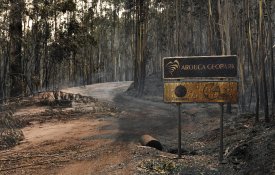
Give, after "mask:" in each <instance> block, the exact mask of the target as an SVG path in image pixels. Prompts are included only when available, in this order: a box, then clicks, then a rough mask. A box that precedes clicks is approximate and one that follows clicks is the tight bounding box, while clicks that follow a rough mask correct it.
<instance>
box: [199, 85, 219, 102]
mask: <svg viewBox="0 0 275 175" xmlns="http://www.w3.org/2000/svg"><path fill="white" fill-rule="evenodd" d="M220 93H221V90H220V87H219V86H218V85H216V84H215V83H208V84H206V85H205V86H204V88H203V95H204V97H205V98H207V99H209V100H214V99H217V98H218V97H219V96H220Z"/></svg>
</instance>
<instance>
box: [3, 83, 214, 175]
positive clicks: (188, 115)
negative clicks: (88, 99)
mask: <svg viewBox="0 0 275 175" xmlns="http://www.w3.org/2000/svg"><path fill="white" fill-rule="evenodd" d="M130 84H131V82H115V83H103V84H95V85H90V86H85V87H76V88H69V89H64V90H63V91H64V92H70V93H74V94H78V93H79V94H81V95H85V96H92V97H95V98H98V99H99V100H100V101H105V102H108V103H110V104H111V105H112V106H116V107H118V109H119V110H118V111H116V112H110V111H108V112H104V111H102V112H97V113H93V114H89V113H85V114H81V113H79V116H75V117H73V118H71V119H70V120H51V121H49V122H46V123H38V122H34V123H32V124H31V125H30V126H28V127H26V128H24V129H23V133H24V135H25V140H24V141H23V142H22V143H21V144H20V145H18V146H16V147H15V148H13V149H11V150H7V151H2V152H0V154H1V160H0V163H1V164H0V174H9V175H10V174H40V175H42V174H85V175H86V174H135V173H137V172H139V171H137V169H138V167H140V163H141V162H142V161H144V160H146V158H148V159H150V157H152V154H154V155H155V154H156V155H162V154H163V155H165V156H168V157H169V156H170V157H175V156H173V155H170V154H168V153H165V152H159V151H156V150H154V149H151V148H150V149H149V148H144V147H140V145H139V142H138V140H139V138H140V136H142V135H143V134H150V135H152V136H154V137H156V138H157V139H159V140H160V141H161V142H162V143H163V145H164V148H165V151H169V150H170V151H171V150H175V149H176V146H177V117H176V106H174V105H170V104H164V103H162V102H152V101H148V100H142V99H137V98H134V97H130V96H126V95H124V94H123V92H124V91H125V90H127V88H128V87H129V86H130ZM28 110H29V111H30V112H31V111H32V109H28ZM218 117H219V110H218V108H217V106H215V105H214V106H213V107H212V108H211V107H209V106H207V110H206V106H205V105H198V104H192V105H184V106H183V120H182V125H183V127H182V128H183V129H182V133H183V136H182V138H183V141H182V142H183V147H184V149H185V150H187V151H189V152H192V151H194V150H195V151H196V150H202V149H203V148H204V147H205V146H206V145H205V143H204V142H202V141H200V139H199V138H201V137H202V136H203V135H205V133H206V132H207V131H211V130H215V129H216V128H218V120H217V118H218ZM217 153H218V152H217ZM166 154H167V155H166ZM196 154H197V153H196ZM198 154H199V153H198ZM198 158H199V159H201V160H203V161H204V162H206V163H207V162H208V163H207V166H208V168H209V169H211V171H213V172H216V170H217V167H218V162H217V159H216V158H217V154H214V155H211V156H210V155H209V156H208V155H202V156H200V157H198ZM184 159H185V162H187V163H186V164H188V163H189V164H190V166H191V165H192V164H193V163H194V162H197V160H195V159H194V157H192V156H188V155H187V156H186V157H185V158H184ZM209 162H210V163H209ZM198 166H200V165H198ZM201 166H202V167H205V165H201ZM192 171H193V170H192Z"/></svg>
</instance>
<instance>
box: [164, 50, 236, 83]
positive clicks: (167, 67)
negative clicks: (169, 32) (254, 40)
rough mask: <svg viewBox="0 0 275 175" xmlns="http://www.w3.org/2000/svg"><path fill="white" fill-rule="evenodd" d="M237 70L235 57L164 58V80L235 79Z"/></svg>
mask: <svg viewBox="0 0 275 175" xmlns="http://www.w3.org/2000/svg"><path fill="white" fill-rule="evenodd" d="M237 69H238V67H237V57H236V56H234V55H233V56H231V55H230V56H194V57H167V58H163V79H185V78H194V77H201V78H203V77H205V78H213V77H215V78H234V77H237Z"/></svg>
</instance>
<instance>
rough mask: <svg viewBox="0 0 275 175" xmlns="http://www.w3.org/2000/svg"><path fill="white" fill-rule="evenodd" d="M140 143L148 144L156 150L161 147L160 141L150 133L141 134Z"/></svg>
mask: <svg viewBox="0 0 275 175" xmlns="http://www.w3.org/2000/svg"><path fill="white" fill-rule="evenodd" d="M140 143H141V145H142V146H149V147H152V148H156V149H158V150H162V149H163V147H162V145H161V143H160V142H159V141H158V140H157V139H155V138H154V137H152V136H150V135H143V136H141V138H140Z"/></svg>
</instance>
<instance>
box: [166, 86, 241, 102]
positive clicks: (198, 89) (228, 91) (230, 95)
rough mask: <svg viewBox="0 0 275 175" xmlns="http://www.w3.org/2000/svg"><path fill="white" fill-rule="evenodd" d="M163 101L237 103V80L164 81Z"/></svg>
mask: <svg viewBox="0 0 275 175" xmlns="http://www.w3.org/2000/svg"><path fill="white" fill-rule="evenodd" d="M164 102H168V103H170V102H172V103H190V102H196V103H232V104H234V103H237V102H238V82H236V81H231V82H221V81H219V82H217V81H208V82H171V83H164Z"/></svg>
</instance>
